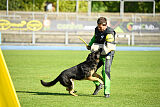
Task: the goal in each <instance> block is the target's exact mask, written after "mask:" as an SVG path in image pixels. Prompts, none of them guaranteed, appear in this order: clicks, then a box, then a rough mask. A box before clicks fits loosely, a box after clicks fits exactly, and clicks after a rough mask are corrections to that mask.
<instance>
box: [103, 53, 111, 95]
mask: <svg viewBox="0 0 160 107" xmlns="http://www.w3.org/2000/svg"><path fill="white" fill-rule="evenodd" d="M103 62H104V65H103V68H102V76H103V80H104V95H105V97H109V96H110V72H111V65H112V55H109V56H106V57H105V58H103Z"/></svg>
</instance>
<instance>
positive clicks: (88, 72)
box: [41, 50, 103, 96]
mask: <svg viewBox="0 0 160 107" xmlns="http://www.w3.org/2000/svg"><path fill="white" fill-rule="evenodd" d="M100 54H101V51H100V50H98V51H95V52H92V53H90V54H89V55H88V57H87V59H86V61H84V62H82V63H80V64H78V65H76V66H74V67H72V68H69V69H66V70H64V71H63V72H62V73H61V74H60V75H59V76H58V77H57V78H56V79H55V80H53V81H51V82H44V81H43V80H41V84H42V85H43V86H46V87H50V86H53V85H55V84H56V83H57V82H58V81H59V82H60V83H61V84H62V85H63V86H65V87H66V90H67V91H69V93H70V94H71V95H73V96H77V95H76V94H75V93H74V82H73V80H90V81H99V82H100V83H101V84H103V81H102V78H101V76H100V75H98V74H96V73H95V71H96V69H97V65H98V63H99V58H100Z"/></svg>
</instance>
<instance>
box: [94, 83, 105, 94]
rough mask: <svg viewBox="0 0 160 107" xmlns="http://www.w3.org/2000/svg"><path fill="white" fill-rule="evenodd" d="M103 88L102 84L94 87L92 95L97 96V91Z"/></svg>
mask: <svg viewBox="0 0 160 107" xmlns="http://www.w3.org/2000/svg"><path fill="white" fill-rule="evenodd" d="M102 88H103V85H102V84H99V86H97V85H96V89H95V90H94V93H93V95H97V94H98V92H99V90H100V89H102Z"/></svg>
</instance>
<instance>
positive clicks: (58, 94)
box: [3, 50, 160, 107]
mask: <svg viewBox="0 0 160 107" xmlns="http://www.w3.org/2000/svg"><path fill="white" fill-rule="evenodd" d="M88 53H89V51H53V50H52V51H40V50H30V51H29V50H25V51H23V50H3V54H4V57H5V60H6V63H7V66H8V69H9V72H10V75H11V78H12V81H13V83H14V86H15V89H16V92H17V95H18V98H19V101H20V104H21V106H22V107H160V51H117V52H116V54H115V57H114V61H113V64H112V69H111V96H110V98H104V95H103V89H102V90H101V91H100V92H99V93H98V95H96V96H93V95H91V94H92V93H93V91H94V88H95V86H94V84H93V82H91V81H87V80H82V81H75V90H77V94H78V95H79V96H77V97H74V96H71V95H69V94H68V92H67V91H66V90H65V87H63V86H62V85H60V84H59V83H57V84H56V85H55V86H53V87H49V88H46V87H43V86H42V85H41V84H40V80H41V79H43V80H44V81H51V80H53V79H55V78H56V77H57V76H58V75H59V74H60V73H61V72H62V71H63V70H65V69H67V68H70V67H72V66H74V65H77V64H79V63H80V62H82V61H84V60H85V58H86V57H87V55H88ZM98 73H99V74H101V68H100V69H99V70H98Z"/></svg>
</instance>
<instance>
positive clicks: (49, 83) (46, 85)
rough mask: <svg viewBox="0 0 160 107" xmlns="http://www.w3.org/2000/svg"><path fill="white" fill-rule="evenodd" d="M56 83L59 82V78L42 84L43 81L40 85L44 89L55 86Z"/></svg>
mask: <svg viewBox="0 0 160 107" xmlns="http://www.w3.org/2000/svg"><path fill="white" fill-rule="evenodd" d="M58 81H59V76H58V77H57V78H56V79H55V80H53V81H51V82H44V81H43V80H41V84H42V85H43V86H45V87H50V86H53V85H55V84H56V83H57V82H58Z"/></svg>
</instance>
